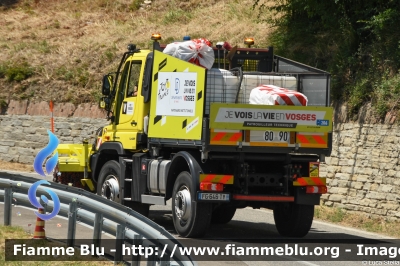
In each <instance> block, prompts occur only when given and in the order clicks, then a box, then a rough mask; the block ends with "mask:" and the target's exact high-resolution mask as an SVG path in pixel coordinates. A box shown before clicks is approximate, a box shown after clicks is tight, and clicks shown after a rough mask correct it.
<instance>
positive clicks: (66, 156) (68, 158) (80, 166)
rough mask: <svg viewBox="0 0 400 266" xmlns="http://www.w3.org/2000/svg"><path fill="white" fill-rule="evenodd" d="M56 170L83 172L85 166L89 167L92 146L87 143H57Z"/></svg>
mask: <svg viewBox="0 0 400 266" xmlns="http://www.w3.org/2000/svg"><path fill="white" fill-rule="evenodd" d="M56 151H57V152H58V170H59V171H60V172H83V171H84V170H85V166H86V167H88V171H90V169H89V163H88V162H89V155H90V154H91V152H92V147H91V145H89V144H59V145H58V147H57V149H56Z"/></svg>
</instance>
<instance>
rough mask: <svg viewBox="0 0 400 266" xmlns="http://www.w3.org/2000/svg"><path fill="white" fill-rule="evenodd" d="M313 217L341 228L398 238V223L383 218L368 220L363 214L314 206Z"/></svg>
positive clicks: (399, 223) (399, 233) (399, 234)
mask: <svg viewBox="0 0 400 266" xmlns="http://www.w3.org/2000/svg"><path fill="white" fill-rule="evenodd" d="M314 217H315V218H316V219H319V220H322V221H327V222H331V223H335V224H340V225H343V226H348V227H353V228H357V229H361V230H365V231H368V232H373V233H378V234H382V235H386V236H390V237H395V238H399V237H400V222H397V221H388V220H386V219H384V218H379V219H375V218H369V217H367V216H366V215H364V214H360V213H351V212H348V211H346V210H343V209H341V208H336V207H327V206H316V208H315V214H314Z"/></svg>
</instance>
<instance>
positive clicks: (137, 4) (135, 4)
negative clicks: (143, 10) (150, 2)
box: [129, 0, 143, 11]
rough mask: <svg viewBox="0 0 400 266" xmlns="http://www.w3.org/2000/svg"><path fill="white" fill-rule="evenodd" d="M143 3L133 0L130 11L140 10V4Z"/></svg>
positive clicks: (139, 0)
mask: <svg viewBox="0 0 400 266" xmlns="http://www.w3.org/2000/svg"><path fill="white" fill-rule="evenodd" d="M141 3H143V1H142V0H133V1H132V2H131V3H130V5H129V10H130V11H136V10H139V8H140V4H141Z"/></svg>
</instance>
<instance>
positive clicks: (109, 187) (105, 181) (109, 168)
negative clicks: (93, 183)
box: [97, 160, 150, 216]
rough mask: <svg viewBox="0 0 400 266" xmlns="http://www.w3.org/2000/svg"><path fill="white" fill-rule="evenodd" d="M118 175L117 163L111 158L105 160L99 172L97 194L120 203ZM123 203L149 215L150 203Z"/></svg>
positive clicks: (118, 166) (119, 172)
mask: <svg viewBox="0 0 400 266" xmlns="http://www.w3.org/2000/svg"><path fill="white" fill-rule="evenodd" d="M120 176H121V167H120V165H119V163H118V162H116V161H113V160H111V161H108V162H106V163H105V164H104V165H103V167H102V168H101V170H100V173H99V179H98V182H97V195H100V196H102V197H103V198H106V199H109V200H111V201H114V202H117V203H121V196H122V195H120V188H119V184H120V181H119V179H120ZM124 205H125V206H127V207H129V208H131V209H132V210H134V211H136V212H138V213H140V214H141V215H143V216H148V215H149V206H150V205H148V204H143V203H140V202H132V201H124Z"/></svg>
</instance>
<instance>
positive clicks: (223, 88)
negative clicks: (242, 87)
mask: <svg viewBox="0 0 400 266" xmlns="http://www.w3.org/2000/svg"><path fill="white" fill-rule="evenodd" d="M238 87H239V77H237V76H234V75H233V74H232V73H231V72H230V71H228V70H224V69H218V68H212V69H210V70H209V71H207V85H206V110H205V113H206V114H209V113H210V103H212V102H217V103H234V102H235V100H236V93H237V90H238Z"/></svg>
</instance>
